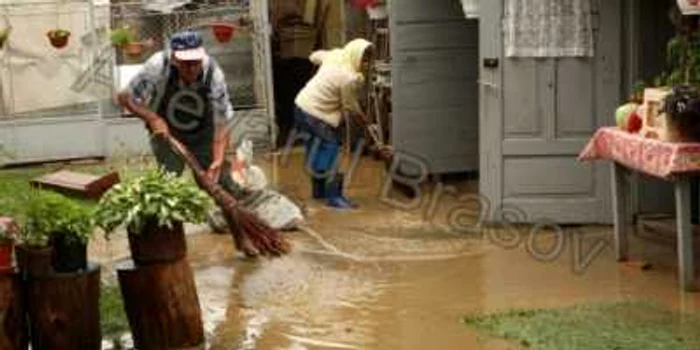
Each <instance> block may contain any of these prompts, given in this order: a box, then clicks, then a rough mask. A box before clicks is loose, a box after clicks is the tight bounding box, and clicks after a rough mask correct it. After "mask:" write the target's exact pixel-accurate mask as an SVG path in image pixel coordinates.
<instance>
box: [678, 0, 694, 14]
mask: <svg viewBox="0 0 700 350" xmlns="http://www.w3.org/2000/svg"><path fill="white" fill-rule="evenodd" d="M676 2H677V3H678V8H680V10H681V13H682V14H684V15H700V1H699V0H676Z"/></svg>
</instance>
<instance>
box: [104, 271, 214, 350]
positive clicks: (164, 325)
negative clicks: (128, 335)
mask: <svg viewBox="0 0 700 350" xmlns="http://www.w3.org/2000/svg"><path fill="white" fill-rule="evenodd" d="M117 275H118V278H119V285H120V287H121V292H122V295H123V297H124V308H125V309H126V314H127V318H128V319H129V326H130V328H131V332H132V336H133V340H134V346H135V348H137V349H178V348H191V347H197V346H201V345H202V344H203V343H204V326H203V323H202V314H201V308H200V305H199V298H198V297H197V288H196V286H195V283H194V273H193V272H192V268H191V267H190V265H189V263H188V262H187V260H186V259H181V260H178V261H174V262H168V263H162V264H152V265H145V266H135V265H134V264H133V262H131V261H127V262H123V263H121V264H118V266H117Z"/></svg>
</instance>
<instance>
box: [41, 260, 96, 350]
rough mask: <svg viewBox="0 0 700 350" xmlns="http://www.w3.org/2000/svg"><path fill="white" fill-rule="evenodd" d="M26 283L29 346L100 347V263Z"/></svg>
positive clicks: (87, 348)
mask: <svg viewBox="0 0 700 350" xmlns="http://www.w3.org/2000/svg"><path fill="white" fill-rule="evenodd" d="M27 283H28V287H27V290H28V292H27V305H28V309H29V310H28V311H29V324H30V333H31V342H32V349H34V350H42V349H85V350H92V349H95V350H100V349H101V347H102V333H101V330H100V305H99V299H100V267H99V265H95V264H89V265H88V268H87V270H86V271H85V272H81V273H56V274H51V275H46V276H40V277H33V278H30V279H29V280H28V282H27Z"/></svg>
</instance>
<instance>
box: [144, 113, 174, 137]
mask: <svg viewBox="0 0 700 350" xmlns="http://www.w3.org/2000/svg"><path fill="white" fill-rule="evenodd" d="M148 126H149V127H150V128H151V131H153V133H154V134H156V135H163V136H167V135H168V133H169V129H168V124H167V123H166V122H165V120H163V118H161V117H160V116H158V115H156V114H152V115H151V116H149V117H148Z"/></svg>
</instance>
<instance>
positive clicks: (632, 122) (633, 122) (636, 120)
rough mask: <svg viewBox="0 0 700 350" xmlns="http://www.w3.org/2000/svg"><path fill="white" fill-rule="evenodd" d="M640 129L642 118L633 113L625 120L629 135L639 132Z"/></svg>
mask: <svg viewBox="0 0 700 350" xmlns="http://www.w3.org/2000/svg"><path fill="white" fill-rule="evenodd" d="M641 129H642V117H640V116H639V114H637V112H633V113H632V114H631V115H630V117H629V118H628V119H627V131H629V132H631V133H635V134H636V133H638V132H639V130H641Z"/></svg>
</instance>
